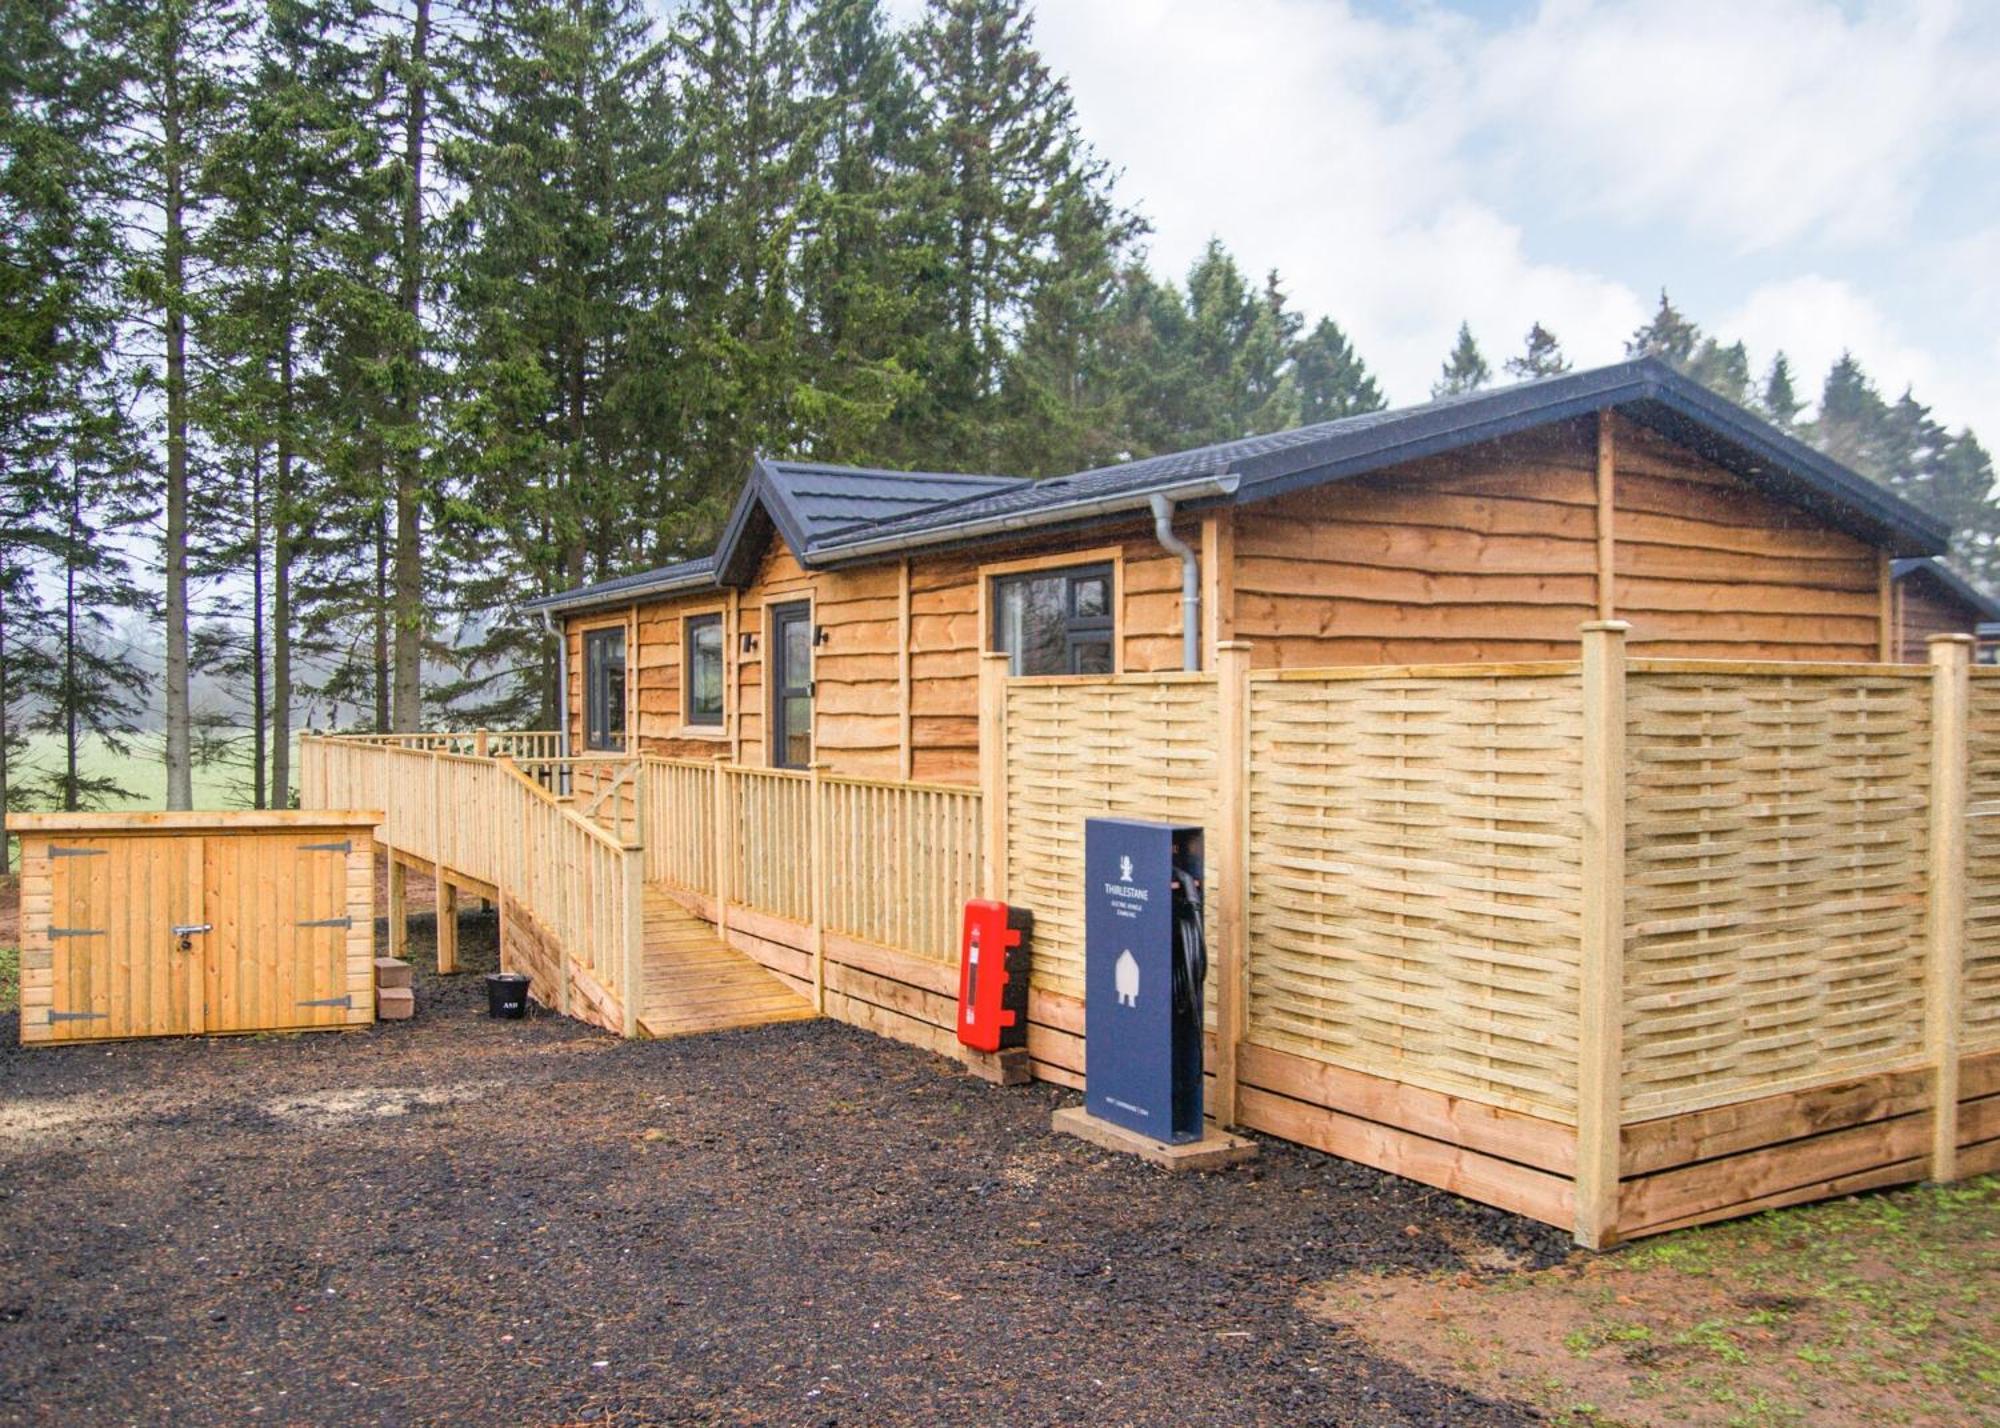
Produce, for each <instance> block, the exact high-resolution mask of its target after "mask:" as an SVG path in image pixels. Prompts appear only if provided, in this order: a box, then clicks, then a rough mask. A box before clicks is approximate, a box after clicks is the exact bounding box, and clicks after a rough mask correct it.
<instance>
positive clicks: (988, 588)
mask: <svg viewBox="0 0 2000 1428" xmlns="http://www.w3.org/2000/svg"><path fill="white" fill-rule="evenodd" d="M1948 535H1949V532H1948V531H1947V530H1946V529H1945V528H1944V527H1943V526H1942V525H1940V524H1939V523H1938V522H1936V521H1935V520H1933V519H1932V518H1930V517H1928V516H1926V515H1924V514H1923V513H1921V512H1919V511H1917V510H1915V509H1914V508H1912V507H1911V506H1909V505H1908V504H1906V503H1905V502H1903V501H1901V500H1899V499H1897V498H1896V497H1895V496H1894V495H1892V494H1891V493H1889V492H1887V491H1886V490H1884V489H1882V488H1881V487H1879V486H1876V485H1875V484H1873V483H1872V482H1870V481H1868V480H1866V479H1864V478H1863V477H1861V476H1859V475H1857V474H1855V473H1854V472H1852V471H1850V470H1848V469H1847V468H1845V467H1844V466H1841V465H1840V464H1838V463H1837V462H1834V461H1832V460H1830V459H1828V458H1827V457H1825V456H1823V455H1821V454H1819V453H1818V452H1815V451H1813V450H1812V449H1811V448H1809V447H1807V446H1805V445H1803V444H1802V443H1800V442H1798V441H1796V440H1794V439H1793V438H1791V437H1789V436H1787V435H1785V434H1784V433H1782V432H1780V431H1778V430H1777V429H1775V428H1774V427H1772V426H1770V425H1768V424H1767V423H1765V422H1763V421H1761V420H1759V419H1757V418H1756V417H1754V416H1752V415H1751V414H1749V413H1747V412H1745V411H1743V410H1742V409H1740V408H1738V407H1736V406H1734V405H1732V404H1730V403H1728V402H1726V401H1724V400H1722V399H1721V398H1719V397H1717V396H1715V395H1714V394H1712V393H1710V392H1709V391H1707V390H1706V389H1704V388H1702V387H1700V386H1699V385H1697V384H1696V383H1694V382H1692V381H1690V380H1688V379H1687V378H1684V377H1682V376H1680V375H1679V374H1677V373H1675V372H1673V371H1672V370H1671V369H1669V368H1667V367H1666V366H1664V365H1663V364H1661V363H1658V362H1656V361H1651V360H1642V361H1636V362H1628V363H1623V364H1620V365H1617V366H1612V367H1605V368H1601V369H1597V370H1593V371H1587V372H1577V373H1572V374H1567V375H1564V376H1561V377H1555V378H1550V379H1544V380H1541V381H1536V382H1529V383H1524V384H1521V385H1518V386H1513V387H1506V388H1501V389H1499V390H1494V391H1482V392H1478V393H1474V394H1470V395H1466V396H1460V397H1453V398H1447V399H1444V400H1440V401H1435V402H1431V403H1429V404H1427V405H1424V406H1419V407H1413V408H1407V409H1403V410H1399V411H1385V412H1375V413H1370V414H1367V415H1364V416H1357V417H1350V418H1347V419H1344V420H1340V421H1334V422H1328V423H1324V424H1321V425H1317V426H1309V427H1304V428H1300V429H1297V430H1293V431H1286V432H1279V433H1274V434H1272V435H1268V436H1257V437H1250V438H1246V439H1244V440H1240V441H1232V442H1225V443H1222V444H1220V445H1215V446H1208V447H1203V448H1200V449H1197V450H1193V451H1186V452H1180V453H1176V454H1173V455H1167V456H1158V457H1152V458H1149V459H1145V460H1136V461H1130V462H1125V463H1123V464H1120V465H1116V466H1109V467H1105V468H1102V469H1100V470H1095V471H1086V472H1081V473H1079V474H1077V475H1073V476H1067V477H1060V478H1055V479H1049V480H1040V481H1036V480H1027V479H1023V478H1019V477H1011V476H1006V475H967V474H941V473H929V472H903V471H877V470H863V469H856V468H851V467H840V466H829V465H821V464H817V463H812V462H797V461H776V460H761V461H759V462H757V463H756V466H755V469H754V471H753V473H752V475H751V478H750V480H749V482H748V483H747V484H746V486H745V488H744V490H743V493H742V496H741V498H740V499H739V500H738V502H737V504H736V507H735V509H734V511H733V513H732V515H731V517H730V519H729V522H728V525H727V527H726V529H725V530H724V531H723V534H722V538H721V540H720V542H719V543H718V545H717V547H716V550H715V551H714V553H713V554H711V555H708V556H704V557H702V558H699V559H696V560H690V561H686V562H683V563H681V564H677V565H670V566H666V567H664V568H661V569H658V570H650V571H646V572H644V573H641V574H636V575H630V576H625V577H622V578H619V579H614V580H607V581H604V582H601V583H598V584H594V585H588V586H584V587H582V588H580V589H576V590H571V591H568V592H565V593H563V594H560V595H556V596H553V597H550V598H547V599H544V600H541V601H538V602H535V605H534V606H533V607H532V608H534V609H536V610H538V611H539V612H542V613H543V614H544V615H545V617H547V618H550V619H552V620H555V621H559V622H560V624H561V628H562V629H563V630H564V631H565V633H566V636H567V645H568V660H567V669H566V671H565V679H564V688H565V697H566V699H567V703H568V711H569V712H568V723H569V738H570V741H571V747H572V749H573V750H574V751H575V752H577V753H585V752H589V751H604V752H612V751H624V752H640V753H647V754H658V755H666V756H670V757H679V758H711V757H712V758H724V757H726V758H728V759H730V760H731V761H733V762H737V763H744V764H753V765H768V766H772V767H789V768H802V767H805V766H807V765H808V764H810V763H811V762H812V761H814V760H815V759H817V760H818V761H820V762H821V763H822V765H823V766H824V767H825V768H827V769H828V770H829V771H832V772H836V773H841V774H849V775H853V776H857V777H877V778H898V777H900V778H904V779H916V780H923V781H931V782H943V783H970V782H972V781H973V780H974V778H975V775H976V770H977V759H978V745H979V733H978V712H977V688H978V664H979V655H980V654H981V652H982V651H1004V652H1005V653H1007V654H1008V655H1009V656H1010V669H1011V671H1012V672H1013V673H1015V674H1020V675H1064V674H1071V675H1090V674H1112V673H1133V672H1144V671H1165V670H1178V669H1183V668H1203V667H1209V666H1212V664H1213V661H1214V656H1215V649H1216V646H1217V643H1218V642H1219V641H1224V640H1241V641H1247V642H1249V645H1250V648H1251V661H1252V664H1253V666H1255V667H1257V668H1266V669H1268V668H1273V667H1277V668H1308V667H1324V666H1336V665H1400V664H1439V663H1453V662H1495V663H1505V662H1510V661H1532V660H1546V659H1561V658H1574V657H1575V655H1576V653H1577V649H1578V644H1577V638H1578V637H1577V630H1578V627H1579V626H1580V625H1581V624H1582V623H1583V622H1586V621H1589V620H1592V619H1614V618H1615V619H1619V620H1624V621H1628V622H1629V623H1630V624H1631V627H1632V630H1631V637H1630V643H1631V648H1632V653H1633V654H1634V655H1635V656H1648V657H1682V658H1718V659H1736V660H1751V659H1755V660H1797V661H1819V662H1825V661H1863V662H1865V661H1877V660H1888V661H1897V660H1905V659H1921V658H1923V648H1924V640H1925V638H1926V637H1927V636H1929V635H1931V634H1934V633H1938V632H1940V631H1945V630H1959V631H1965V632H1971V631H1972V630H1973V628H1974V627H1975V625H1976V624H1977V623H1978V622H1979V621H1980V620H1982V619H1984V620H1991V619H1996V618H2000V609H1996V607H1995V606H1994V604H1993V602H1992V601H1991V600H1990V599H1989V598H1988V597H1986V596H1984V595H1983V594H1981V593H1980V592H1979V591H1977V590H1975V589H1974V588H1973V587H1971V586H1970V585H1968V584H1967V583H1966V582H1964V581H1963V580H1961V579H1959V578H1958V577H1957V576H1956V575H1954V574H1952V573H1951V572H1950V571H1949V570H1948V569H1946V568H1945V567H1944V566H1943V565H1942V564H1941V563H1939V562H1937V561H1935V560H1934V559H1933V557H1936V556H1939V555H1940V554H1941V553H1942V552H1943V551H1944V549H1945V545H1946V541H1947V538H1948Z"/></svg>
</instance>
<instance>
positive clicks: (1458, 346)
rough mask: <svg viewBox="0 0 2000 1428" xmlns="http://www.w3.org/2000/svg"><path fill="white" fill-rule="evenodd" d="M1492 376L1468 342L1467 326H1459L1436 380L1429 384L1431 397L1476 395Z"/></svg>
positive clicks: (1477, 347) (1469, 331) (1470, 328)
mask: <svg viewBox="0 0 2000 1428" xmlns="http://www.w3.org/2000/svg"><path fill="white" fill-rule="evenodd" d="M1492 375H1493V369H1492V368H1490V367H1488V366H1487V365H1486V359H1485V357H1483V356H1481V355H1480V351H1479V344H1478V343H1477V342H1474V341H1473V340H1472V326H1471V324H1469V323H1464V322H1461V323H1460V324H1459V325H1458V340H1457V342H1455V343H1454V344H1453V345H1452V349H1451V355H1450V356H1449V357H1447V358H1445V360H1444V368H1443V370H1442V372H1441V374H1440V375H1439V377H1438V380H1437V381H1436V382H1433V383H1432V384H1431V396H1432V397H1455V396H1458V395H1460V394H1461V393H1464V392H1476V391H1478V390H1479V389H1480V388H1481V387H1483V386H1485V385H1486V383H1487V380H1488V379H1489V378H1490V377H1492Z"/></svg>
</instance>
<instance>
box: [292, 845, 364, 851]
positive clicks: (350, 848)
mask: <svg viewBox="0 0 2000 1428" xmlns="http://www.w3.org/2000/svg"><path fill="white" fill-rule="evenodd" d="M299 851H300V852H301V853H352V852H353V851H354V844H352V843H301V844H300V845H299Z"/></svg>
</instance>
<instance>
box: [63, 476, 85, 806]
mask: <svg viewBox="0 0 2000 1428" xmlns="http://www.w3.org/2000/svg"><path fill="white" fill-rule="evenodd" d="M69 476H70V486H69V529H68V531H67V532H66V533H65V534H66V536H67V539H65V540H64V541H63V672H62V725H63V789H62V806H63V812H65V813H75V812H76V811H77V810H78V809H79V808H80V807H82V804H83V800H82V799H81V798H79V797H78V796H77V786H76V772H77V770H76V738H77V729H76V711H77V705H78V703H79V702H81V701H80V700H79V698H78V690H77V686H76V557H77V526H78V525H79V524H80V523H81V518H82V515H83V512H82V510H81V506H82V504H83V497H82V494H81V493H80V492H79V491H78V490H77V484H78V481H79V480H80V479H81V478H80V477H79V476H78V475H77V471H76V463H75V461H74V459H72V460H71V463H70V471H69Z"/></svg>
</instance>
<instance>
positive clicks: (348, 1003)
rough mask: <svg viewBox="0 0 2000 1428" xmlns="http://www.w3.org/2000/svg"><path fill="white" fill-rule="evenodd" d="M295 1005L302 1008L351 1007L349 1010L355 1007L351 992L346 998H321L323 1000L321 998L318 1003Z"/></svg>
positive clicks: (299, 1003)
mask: <svg viewBox="0 0 2000 1428" xmlns="http://www.w3.org/2000/svg"><path fill="white" fill-rule="evenodd" d="M295 1005H297V1006H302V1007H349V1008H352V1007H353V1005H354V994H353V993H351V992H350V993H349V994H348V995H346V996H344V997H321V998H320V999H319V1000H318V1001H316V1002H298V1003H295Z"/></svg>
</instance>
